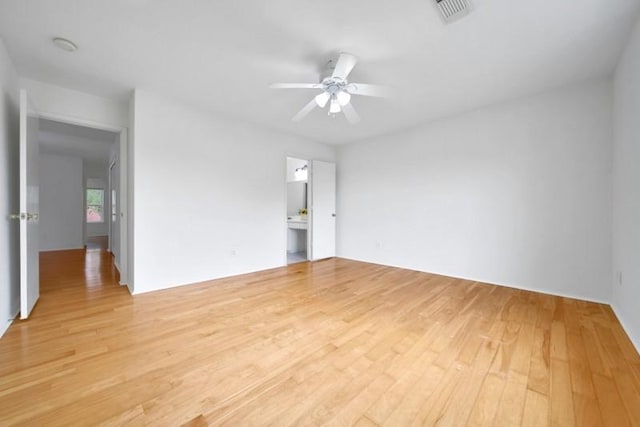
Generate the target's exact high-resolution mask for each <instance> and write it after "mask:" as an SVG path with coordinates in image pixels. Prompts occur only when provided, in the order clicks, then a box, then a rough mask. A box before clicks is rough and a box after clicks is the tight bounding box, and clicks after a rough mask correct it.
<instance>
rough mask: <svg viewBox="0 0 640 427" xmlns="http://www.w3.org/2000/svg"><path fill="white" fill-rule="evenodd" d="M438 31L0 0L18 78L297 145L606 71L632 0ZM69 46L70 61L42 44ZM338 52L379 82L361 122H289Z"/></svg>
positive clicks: (401, 10) (162, 2) (287, 14)
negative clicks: (190, 112) (136, 94)
mask: <svg viewBox="0 0 640 427" xmlns="http://www.w3.org/2000/svg"><path fill="white" fill-rule="evenodd" d="M471 1H472V2H473V4H474V7H475V10H474V12H473V13H472V14H471V15H469V16H468V17H466V18H464V19H462V20H461V21H458V22H457V23H454V24H451V25H444V24H443V22H442V20H441V19H440V17H439V15H438V12H437V10H436V8H435V6H434V4H433V0H395V1H372V0H349V1H344V0H342V1H337V0H323V1H315V2H310V1H300V0H269V1H265V0H243V1H240V0H217V1H206V0H187V1H176V0H173V1H171V0H102V1H99V0H56V1H50V0H29V1H25V0H0V36H1V37H2V38H3V39H4V41H5V44H6V46H7V49H8V50H9V53H10V55H11V57H12V58H13V61H14V63H15V65H16V67H17V69H18V72H19V73H20V74H21V75H23V76H25V77H29V78H32V79H36V80H41V81H45V82H50V83H53V84H57V85H60V86H64V87H68V88H72V89H77V90H82V91H85V92H89V93H94V94H97V95H101V96H105V97H110V98H126V96H128V95H127V94H128V93H129V91H130V90H131V89H132V88H134V87H139V88H142V89H146V90H150V91H153V92H159V93H165V94H167V95H169V96H171V97H176V98H178V99H180V100H183V101H186V102H189V103H193V104H195V105H198V106H200V107H204V108H207V109H210V110H213V111H217V112H221V113H222V114H226V115H228V116H233V117H236V118H240V119H242V120H247V121H250V122H255V123H260V124H263V125H266V126H270V127H273V128H277V129H280V130H282V131H285V132H290V133H294V134H298V135H301V136H304V137H306V138H309V139H313V140H317V141H321V142H328V143H344V142H349V141H354V140H358V139H363V138H366V137H370V136H374V135H379V134H383V133H389V132H392V131H394V130H398V129H402V128H405V127H408V126H411V125H414V124H418V123H421V122H425V121H429V120H433V119H435V118H439V117H443V116H447V115H451V114H455V113H457V112H462V111H466V110H470V109H473V108H477V107H479V106H483V105H487V104H492V103H495V102H499V101H502V100H506V99H512V98H516V97H519V96H523V95H527V94H533V93H537V92H540V91H542V90H544V89H547V88H550V87H555V86H559V85H563V84H567V83H570V82H573V81H581V80H586V79H590V78H595V77H599V76H606V75H609V74H610V73H611V72H612V70H613V69H614V67H615V64H616V62H617V59H618V57H619V55H620V52H621V49H622V47H623V45H624V42H625V40H626V38H627V37H628V35H629V32H630V29H631V26H632V24H633V22H635V19H636V18H637V15H638V11H639V8H640V0H607V1H603V0H554V1H550V2H540V1H532V0H530V1H522V0H519V1H516V0H471ZM55 36H61V37H66V38H69V39H71V40H73V41H74V42H75V43H76V44H78V46H79V47H80V49H79V50H78V51H77V52H75V53H73V54H69V53H67V52H64V51H61V50H59V49H57V48H55V47H54V46H53V45H52V43H51V38H52V37H55ZM339 51H346V52H350V53H352V54H354V55H356V56H357V57H358V58H359V63H358V65H357V66H356V68H355V70H354V72H353V73H352V75H351V78H350V80H351V81H354V82H361V83H379V84H387V85H390V86H392V87H393V88H394V90H395V96H394V97H393V98H392V99H390V100H379V99H372V98H364V97H358V98H357V99H354V100H353V105H354V106H355V107H356V108H357V110H358V111H359V113H360V114H361V116H362V119H363V120H362V122H361V123H359V124H357V125H349V124H348V123H347V122H346V120H345V119H344V117H342V116H338V117H336V118H335V119H332V118H330V117H328V116H326V115H325V114H324V113H323V112H322V111H321V110H316V111H314V112H313V113H312V114H311V115H310V116H309V117H308V118H307V119H305V120H304V121H303V122H301V123H292V122H291V121H290V118H291V117H292V116H293V115H294V114H295V113H296V112H297V111H298V110H299V109H300V108H302V107H303V106H304V105H305V104H306V103H307V102H308V101H309V100H310V99H311V97H312V96H313V95H314V94H315V93H316V92H314V91H313V90H312V91H306V90H289V91H287V90H273V89H269V88H268V87H267V85H268V84H269V83H273V82H316V81H317V79H318V75H319V70H320V69H321V68H322V67H323V66H324V65H325V64H326V62H327V60H328V59H330V58H332V57H335V56H337V53H338V52H339Z"/></svg>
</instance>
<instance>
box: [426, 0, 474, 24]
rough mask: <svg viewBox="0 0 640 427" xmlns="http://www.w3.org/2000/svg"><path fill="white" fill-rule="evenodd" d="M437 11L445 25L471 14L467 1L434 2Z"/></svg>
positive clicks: (448, 0) (446, 0)
mask: <svg viewBox="0 0 640 427" xmlns="http://www.w3.org/2000/svg"><path fill="white" fill-rule="evenodd" d="M435 2H436V5H437V6H438V10H439V11H440V13H441V14H442V18H443V19H444V22H446V23H447V24H449V23H451V22H454V21H457V20H458V19H460V18H462V17H463V16H466V15H468V14H469V13H470V12H471V4H470V3H469V1H468V0H435Z"/></svg>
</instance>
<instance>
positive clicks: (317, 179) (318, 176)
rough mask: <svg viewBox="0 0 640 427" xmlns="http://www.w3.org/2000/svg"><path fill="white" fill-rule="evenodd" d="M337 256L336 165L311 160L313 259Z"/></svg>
mask: <svg viewBox="0 0 640 427" xmlns="http://www.w3.org/2000/svg"><path fill="white" fill-rule="evenodd" d="M334 256H336V165H335V164H334V163H327V162H321V161H318V160H313V161H312V162H311V259H312V260H318V259H324V258H331V257H334Z"/></svg>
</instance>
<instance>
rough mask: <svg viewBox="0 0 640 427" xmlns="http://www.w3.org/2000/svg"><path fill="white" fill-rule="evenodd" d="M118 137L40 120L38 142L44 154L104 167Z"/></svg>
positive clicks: (108, 133)
mask: <svg viewBox="0 0 640 427" xmlns="http://www.w3.org/2000/svg"><path fill="white" fill-rule="evenodd" d="M117 136H118V135H117V134H116V133H114V132H108V131H105V130H100V129H92V128H88V127H84V126H76V125H72V124H67V123H60V122H56V121H51V120H45V119H40V129H39V132H38V140H39V142H40V150H41V151H42V152H44V153H51V154H64V155H67V156H77V157H81V158H83V159H85V160H86V161H87V162H89V163H94V164H101V165H106V164H108V163H109V160H110V159H111V149H112V148H113V145H114V143H115V140H116V137H117Z"/></svg>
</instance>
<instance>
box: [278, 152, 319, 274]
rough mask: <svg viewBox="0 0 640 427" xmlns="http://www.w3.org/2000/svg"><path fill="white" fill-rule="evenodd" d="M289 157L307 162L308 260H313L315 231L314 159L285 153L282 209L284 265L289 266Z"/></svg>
mask: <svg viewBox="0 0 640 427" xmlns="http://www.w3.org/2000/svg"><path fill="white" fill-rule="evenodd" d="M287 158H292V159H298V160H304V161H306V162H307V261H311V260H312V258H311V247H312V246H311V241H312V239H313V232H312V229H313V227H312V226H311V224H313V212H312V211H311V192H312V189H311V188H312V187H313V186H312V184H311V162H312V161H313V160H311V159H309V156H304V155H301V154H290V153H285V154H284V166H283V168H282V170H284V171H285V174H284V204H283V205H284V206H283V208H282V210H283V211H284V259H283V261H284V263H283V265H285V266H287V265H289V260H288V258H287V243H288V238H289V234H288V233H289V222H288V220H287V217H288V216H289V214H288V213H287V203H288V197H289V194H288V193H289V186H288V184H289V182H288V181H287Z"/></svg>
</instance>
